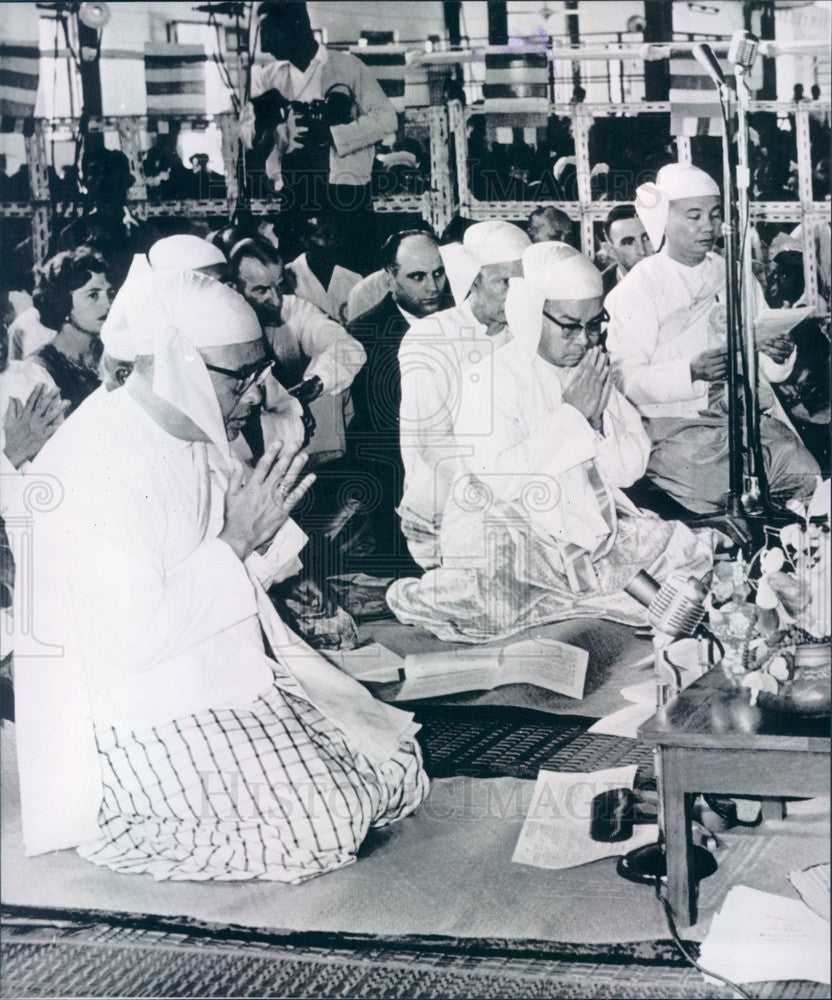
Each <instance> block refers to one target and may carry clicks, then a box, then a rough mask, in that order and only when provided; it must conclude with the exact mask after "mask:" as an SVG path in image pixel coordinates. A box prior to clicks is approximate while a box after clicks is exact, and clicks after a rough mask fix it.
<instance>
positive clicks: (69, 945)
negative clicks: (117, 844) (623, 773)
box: [0, 706, 829, 1000]
mask: <svg viewBox="0 0 832 1000" xmlns="http://www.w3.org/2000/svg"><path fill="white" fill-rule="evenodd" d="M414 707H415V708H416V707H417V706H414ZM417 714H418V716H419V720H420V721H421V722H422V725H423V729H422V731H421V733H420V739H421V741H422V745H423V747H424V750H425V757H426V762H427V767H428V770H429V772H430V773H431V774H432V775H433V776H434V777H443V776H449V775H453V774H465V775H475V776H480V777H492V776H500V775H512V776H515V777H522V778H534V777H535V776H536V774H537V771H538V769H539V768H541V767H546V768H551V769H555V770H558V769H560V770H592V769H595V768H601V767H610V766H614V765H616V764H626V763H636V764H639V765H640V772H642V773H643V774H644V775H645V776H647V775H649V772H650V770H651V763H652V760H651V755H650V751H649V749H648V748H646V747H644V746H641V745H639V744H638V743H636V741H634V740H626V739H619V738H617V737H609V736H595V735H592V736H590V735H588V734H587V733H586V732H585V730H586V728H587V727H588V726H589V725H590V723H591V722H592V720H591V719H588V718H584V717H581V716H553V715H549V714H546V713H540V712H534V711H529V710H526V709H508V708H502V707H496V706H488V707H484V706H478V707H458V706H454V707H442V706H430V707H425V706H422V707H418V708H417ZM0 919H1V920H2V934H1V935H0V957H1V958H2V965H1V966H0V995H2V996H3V997H15V998H17V997H53V996H66V997H81V996H85V997H105V996H120V997H220V996H223V997H225V996H234V997H320V998H330V997H332V998H340V997H357V998H363V997H368V998H377V997H384V998H387V997H403V998H404V997H407V998H425V1000H433V998H443V1000H444V998H448V1000H453V998H469V997H481V998H490V997H494V998H497V997H500V998H502V997H506V998H510V997H511V998H513V997H518V998H526V997H528V998H533V997H541V998H549V997H553V996H557V997H564V998H571V997H576V998H577V997H580V998H589V997H598V998H621V1000H631V998H633V1000H635V998H652V997H657V998H659V997H661V998H676V997H678V998H685V1000H686V998H711V997H714V998H717V997H727V996H730V993H729V992H728V991H727V990H724V989H722V988H719V987H711V986H708V985H706V984H705V983H704V981H703V979H702V976H701V975H700V973H699V972H698V971H696V970H695V969H693V968H691V967H690V966H689V965H688V964H687V962H686V961H685V959H684V958H683V957H682V956H681V954H680V953H679V951H678V950H677V949H676V948H675V946H674V945H673V944H672V943H671V942H670V941H652V942H641V943H631V944H618V945H598V944H593V945H586V944H564V943H558V942H553V941H537V940H494V939H476V938H464V939H458V938H449V937H438V936H435V937H413V936H407V937H377V936H362V935H354V934H352V935H351V934H323V933H318V932H281V931H275V930H273V929H263V930H257V929H253V928H247V927H240V926H234V925H217V924H205V923H199V922H197V921H195V920H192V919H188V918H184V917H183V918H177V919H171V918H165V917H156V916H141V915H135V914H119V913H113V912H96V911H89V910H85V911H67V910H52V911H49V910H44V909H33V908H26V907H8V906H7V907H4V909H3V912H2V918H0ZM691 947H692V948H694V949H695V948H696V946H695V945H691ZM753 993H754V995H755V996H758V997H761V998H774V997H785V998H792V997H794V998H801V1000H804V998H805V1000H815V998H822V997H823V998H828V997H829V990H828V989H827V988H825V987H819V986H816V985H814V984H810V983H788V984H777V983H769V984H764V985H763V984H760V985H758V986H756V987H755V988H754V989H753Z"/></svg>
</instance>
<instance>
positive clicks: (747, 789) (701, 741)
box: [639, 667, 830, 927]
mask: <svg viewBox="0 0 832 1000" xmlns="http://www.w3.org/2000/svg"><path fill="white" fill-rule="evenodd" d="M639 737H640V738H641V739H642V740H644V741H645V742H646V743H651V744H652V745H653V746H655V747H656V748H657V750H658V757H659V760H658V761H657V764H658V769H659V770H658V773H659V775H660V795H661V808H662V814H663V818H664V833H665V843H666V851H667V891H668V900H669V902H670V906H671V907H672V909H673V914H674V917H675V918H676V920H677V922H678V923H679V924H680V925H681V926H685V927H687V926H689V925H690V924H693V923H695V922H696V902H697V900H696V889H697V886H696V882H695V880H694V879H693V878H691V875H690V872H689V867H688V858H689V852H690V850H691V846H692V841H691V811H692V807H693V801H694V798H695V795H696V794H697V793H699V792H703V793H711V794H722V795H754V796H774V797H777V796H796V797H801V796H806V797H811V796H814V795H828V794H829V778H830V766H829V765H830V738H829V719H828V718H827V719H809V718H795V717H786V716H783V715H779V714H775V713H771V712H768V711H764V710H762V709H761V708H759V707H757V706H755V707H753V708H752V707H751V706H750V705H749V696H748V691H747V690H742V691H740V690H737V689H735V688H733V686H732V685H731V684H730V682H729V681H728V679H727V678H726V677H725V675H724V673H723V672H722V670H721V669H720V668H719V667H716V668H714V669H713V670H711V671H709V672H708V673H707V674H705V676H704V677H701V678H699V680H697V681H695V682H694V683H693V684H692V685H691V686H690V687H689V688H687V689H686V690H685V691H682V693H681V694H680V695H679V696H678V697H677V698H675V699H674V700H673V701H671V702H670V703H669V704H668V705H666V706H665V707H664V708H663V709H661V710H660V711H659V712H657V713H656V715H654V716H653V717H652V718H650V719H648V720H647V722H645V723H644V725H642V726H641V727H640V729H639Z"/></svg>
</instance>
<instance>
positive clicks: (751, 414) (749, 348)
mask: <svg viewBox="0 0 832 1000" xmlns="http://www.w3.org/2000/svg"><path fill="white" fill-rule="evenodd" d="M745 76H746V73H745V69H744V68H743V67H742V66H740V65H737V68H736V79H737V160H738V162H737V173H736V187H737V190H736V194H737V219H738V222H739V233H738V237H739V239H740V240H741V241H742V242H741V244H740V251H741V254H742V258H741V260H740V261H739V264H740V275H741V288H742V296H741V299H740V302H739V303H738V304H739V306H740V309H741V315H742V323H741V326H740V330H741V332H742V334H743V336H742V346H743V361H744V368H745V385H744V388H745V396H746V399H745V406H746V414H745V417H746V435H747V440H746V442H745V445H746V448H747V455H748V470H747V473H746V475H745V476H744V482H743V497H742V499H743V507H744V509H745V511H746V513H748V514H760V513H762V506H761V505H762V503H763V501H764V500H766V499H767V497H768V488H767V484H766V472H765V463H764V461H763V451H762V444H761V442H760V406H759V372H758V359H757V344H756V337H755V333H754V315H755V312H756V300H755V295H754V283H755V281H756V279H755V277H754V269H753V267H752V266H751V239H750V235H751V226H750V216H749V203H748V199H749V192H750V188H751V167H750V161H749V155H748V118H747V113H748V102H749V92H748V85H747V83H746V79H745Z"/></svg>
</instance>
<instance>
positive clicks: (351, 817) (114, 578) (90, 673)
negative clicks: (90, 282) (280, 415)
mask: <svg viewBox="0 0 832 1000" xmlns="http://www.w3.org/2000/svg"><path fill="white" fill-rule="evenodd" d="M120 291H121V293H124V294H125V302H124V305H125V313H124V315H125V316H126V317H127V322H128V324H129V332H130V335H131V342H132V345H133V347H134V348H135V350H136V363H135V368H134V371H133V373H132V375H131V376H130V377H129V378H128V380H127V382H126V383H125V385H124V386H123V387H122V388H119V389H117V390H115V391H114V392H109V393H94V394H93V395H92V396H91V397H90V398H89V399H88V400H86V401H85V404H84V405H83V406H82V407H79V409H78V411H76V413H75V414H74V420H73V421H72V422H68V423H67V424H66V425H65V426H64V427H63V428H61V430H62V431H63V432H64V433H62V434H60V433H59V434H57V435H55V436H54V437H53V438H52V439H50V441H49V442H47V445H46V448H45V449H44V450H43V452H42V453H41V456H39V459H38V463H36V466H33V469H32V474H33V476H38V475H43V476H45V477H46V479H48V480H49V482H55V483H58V484H60V490H61V493H60V498H59V502H56V503H55V504H54V505H53V506H52V507H49V508H46V507H44V508H43V509H42V510H43V514H44V516H43V518H42V520H40V519H39V521H38V526H37V535H38V546H37V552H36V554H35V557H34V560H33V562H32V563H31V564H30V572H31V576H30V579H29V580H28V581H24V582H25V583H26V584H27V585H24V586H22V587H18V588H16V593H15V597H16V600H17V601H18V604H17V606H16V609H15V621H16V622H20V623H24V622H26V621H29V620H30V618H31V615H34V620H36V622H37V625H36V628H37V630H38V638H37V639H35V638H34V635H33V634H31V633H32V630H31V629H28V628H25V626H24V627H22V628H21V629H20V632H19V635H16V636H15V638H16V645H15V652H16V654H18V659H17V661H16V663H15V707H16V714H17V722H16V725H17V737H18V747H19V753H18V767H19V770H20V779H21V782H20V784H21V801H22V812H23V830H24V843H25V849H26V852H27V854H30V855H31V854H39V853H43V852H47V851H52V850H60V849H63V848H67V847H78V850H79V853H80V855H81V856H82V857H83V858H85V859H87V860H88V861H91V862H93V863H94V864H97V865H100V866H104V867H108V868H110V869H112V870H113V871H116V872H123V873H132V874H139V873H144V874H150V875H152V876H154V877H155V878H156V879H157V880H161V879H175V880H182V879H186V880H187V879H192V880H199V881H204V880H208V879H218V880H222V881H229V880H239V879H252V880H264V881H280V882H299V881H302V880H303V879H306V878H311V877H313V876H315V875H320V874H323V873H324V872H328V871H332V870H334V869H336V868H340V867H343V866H344V865H346V864H349V863H350V862H351V861H353V860H355V856H356V852H357V850H358V848H359V846H360V844H361V842H362V841H363V839H364V837H365V836H366V834H367V831H368V830H369V829H370V827H371V826H383V825H387V824H389V823H391V822H394V821H395V820H397V819H399V818H401V817H402V816H404V815H406V814H407V813H408V812H411V811H412V810H413V809H415V808H416V806H417V805H418V804H419V802H421V800H422V799H423V798H424V796H425V794H426V793H427V778H426V777H425V774H424V771H423V769H422V767H421V756H420V751H419V748H418V746H417V745H416V744H415V743H414V741H413V735H414V732H415V730H416V729H417V728H418V727H417V726H416V725H415V724H414V723H413V721H412V716H410V715H409V714H408V713H404V712H400V711H398V710H397V709H392V708H391V707H390V706H386V705H382V704H381V703H378V702H376V701H374V699H373V698H372V697H371V696H370V695H369V694H368V692H367V691H366V689H365V688H363V687H362V686H361V685H360V684H358V683H357V682H356V681H354V680H353V679H352V678H351V677H349V675H347V674H346V673H343V672H342V671H340V670H338V669H337V668H335V667H333V666H332V665H331V664H329V663H328V662H327V661H326V660H324V659H323V658H322V657H320V656H319V655H318V654H317V653H315V652H314V650H312V649H311V648H309V647H308V646H306V645H305V644H304V643H303V642H302V640H301V639H299V638H298V637H297V636H296V635H295V634H294V633H292V632H291V631H290V630H289V629H288V628H287V627H286V626H285V624H284V623H283V621H282V620H281V619H280V617H279V616H278V614H277V612H276V611H275V609H274V607H273V606H272V604H271V602H270V600H269V598H268V597H267V595H266V592H265V589H264V583H263V578H262V576H261V562H258V560H261V561H262V558H263V556H262V555H261V553H262V552H263V550H264V549H265V550H266V553H265V556H266V557H267V558H268V557H269V554H270V553H274V554H275V555H276V554H277V553H276V552H274V550H275V547H276V546H277V547H280V548H281V549H282V554H283V556H284V557H286V558H289V557H292V556H296V555H297V553H298V551H299V550H300V548H301V547H302V545H303V542H304V541H305V539H304V537H303V536H302V535H301V536H300V537H298V534H297V532H294V533H292V531H291V527H290V524H291V522H290V520H289V515H290V513H291V511H292V510H293V508H294V507H295V505H296V504H297V503H298V501H299V500H300V499H301V497H302V496H303V495H304V493H305V492H306V490H307V489H308V488H309V486H310V484H311V482H312V480H313V479H314V476H309V475H307V474H306V465H305V460H306V456H305V454H304V453H303V452H300V453H296V450H295V449H293V448H288V447H285V446H284V445H283V443H282V442H281V441H276V442H274V443H273V444H271V445H270V446H269V447H268V448H267V450H266V452H265V454H264V456H263V458H262V459H261V460H260V461H259V462H258V463H257V465H256V466H255V468H254V469H253V470H251V471H250V472H249V471H245V472H244V471H243V470H242V469H240V467H239V465H238V464H235V463H234V461H233V458H232V456H231V453H230V450H229V441H230V440H231V439H233V438H234V437H235V436H236V435H237V434H238V433H239V427H240V426H241V424H242V422H243V421H244V420H245V418H246V417H247V415H248V414H249V412H250V411H251V410H252V409H253V408H255V407H256V406H258V405H259V401H260V387H259V386H258V385H257V380H258V378H260V377H262V376H263V373H264V372H265V370H266V366H267V364H268V362H267V361H266V360H265V345H264V343H263V338H262V332H261V330H260V326H259V324H258V322H257V319H256V317H255V316H254V314H253V312H252V311H251V309H250V308H249V307H248V306H247V305H246V303H245V302H244V301H243V299H242V298H241V297H240V296H239V295H238V294H237V293H236V292H234V291H233V290H232V289H230V288H227V287H226V286H225V285H223V284H221V283H220V282H218V281H216V280H214V279H213V278H210V277H208V276H207V275H204V274H196V273H193V272H186V273H179V274H170V273H168V274H153V273H152V272H151V273H150V274H148V275H145V276H144V277H141V278H136V279H134V280H133V281H132V282H131V283H130V284H129V287H128V286H125V287H123V288H122V289H121V290H120ZM111 346H112V345H111V344H110V343H109V341H108V342H107V343H106V344H105V347H111ZM24 612H28V616H27V615H26V614H24ZM41 636H47V637H48V638H47V639H45V640H44V642H45V643H48V644H49V645H44V646H39V645H38V643H39V641H40V637H41ZM18 639H19V644H18V643H17V640H18ZM56 647H59V648H60V649H61V652H62V655H61V656H59V657H55V656H54V655H52V656H50V655H49V654H50V653H52V652H53V651H54V649H55V648H56ZM232 787H233V789H234V791H233V794H230V795H229V789H230V788H232ZM161 830H164V834H163V835H161V836H160V835H159V834H160V831H161Z"/></svg>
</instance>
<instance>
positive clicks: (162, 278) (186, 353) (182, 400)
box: [102, 268, 263, 461]
mask: <svg viewBox="0 0 832 1000" xmlns="http://www.w3.org/2000/svg"><path fill="white" fill-rule="evenodd" d="M131 275H132V277H129V278H128V280H127V281H125V283H124V285H123V286H122V288H121V289H120V290H119V294H118V296H117V298H118V299H119V300H120V306H119V313H118V315H117V317H116V320H117V322H114V324H113V326H112V330H113V331H114V332H113V333H112V334H111V333H110V331H109V330H102V340H103V343H104V349H105V350H106V351H107V353H108V354H110V355H112V356H113V357H120V355H119V354H118V353H116V352H117V350H118V349H119V347H120V345H122V344H123V345H129V346H130V347H132V350H133V354H134V356H135V355H138V354H149V355H152V356H153V358H154V364H153V385H152V389H153V392H154V394H155V395H156V396H158V397H159V398H160V399H162V400H164V401H165V402H167V403H169V404H170V405H171V406H173V407H175V408H176V409H177V410H179V411H180V412H181V413H184V414H185V415H186V416H187V417H188V418H189V419H190V420H191V421H192V422H193V423H194V424H196V426H197V427H199V428H200V430H202V431H203V432H204V434H205V435H206V436H207V437H208V438H209V440H211V441H212V442H213V443H214V444H215V445H216V446H217V448H218V449H219V450H220V453H221V454H222V456H223V458H225V459H226V461H227V460H228V458H229V451H228V440H227V437H226V434H225V424H224V421H223V418H222V413H221V411H220V406H219V402H218V401H217V395H216V392H215V391H214V386H213V384H212V382H211V377H210V375H209V374H208V369H207V368H206V367H205V363H204V361H203V360H202V358H201V357H200V355H199V351H200V350H202V349H204V348H208V347H220V346H226V345H230V344H248V343H251V342H254V341H259V340H261V339H262V336H263V334H262V330H261V329H260V324H259V322H258V320H257V317H256V316H255V314H254V311H253V310H252V308H251V307H250V306H249V304H248V303H247V302H246V301H245V299H244V298H243V297H242V296H241V295H239V294H238V293H237V292H235V291H234V290H233V289H231V288H228V287H227V286H226V285H223V284H222V283H221V282H219V281H216V280H215V279H214V278H211V277H209V276H208V275H206V274H201V273H199V272H197V271H185V272H165V271H163V272H161V273H155V272H153V271H148V272H147V273H145V274H143V275H142V274H134V273H133V268H131ZM115 304H116V303H115V302H114V303H113V305H115ZM108 320H109V317H108ZM105 326H106V324H105ZM122 360H127V359H122Z"/></svg>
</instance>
